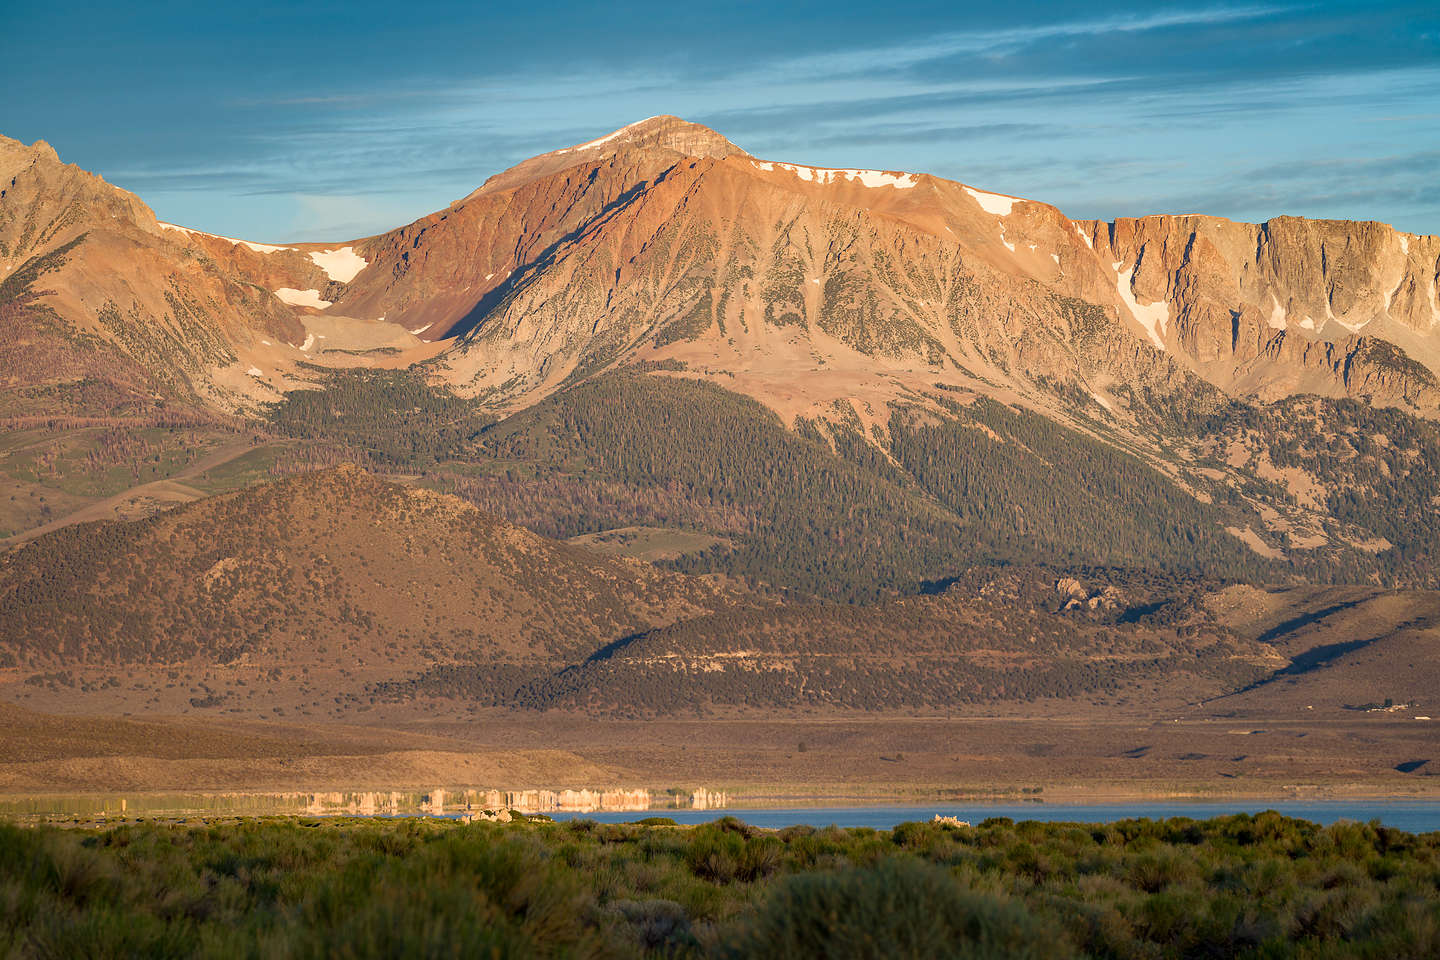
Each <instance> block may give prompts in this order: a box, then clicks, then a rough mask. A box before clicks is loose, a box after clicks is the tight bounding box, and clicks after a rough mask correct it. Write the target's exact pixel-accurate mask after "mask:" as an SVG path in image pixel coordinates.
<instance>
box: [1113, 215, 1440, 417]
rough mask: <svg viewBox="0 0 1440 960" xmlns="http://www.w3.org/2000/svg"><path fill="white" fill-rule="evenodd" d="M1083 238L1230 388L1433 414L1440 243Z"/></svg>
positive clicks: (1365, 229) (1304, 226) (1273, 234)
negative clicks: (1158, 306) (1357, 400)
mask: <svg viewBox="0 0 1440 960" xmlns="http://www.w3.org/2000/svg"><path fill="white" fill-rule="evenodd" d="M1084 229H1085V230H1086V232H1087V235H1089V236H1091V237H1092V238H1093V242H1094V245H1095V249H1096V252H1097V254H1099V255H1100V256H1101V257H1108V258H1111V259H1112V260H1113V262H1114V263H1115V264H1117V272H1118V273H1120V274H1123V275H1125V276H1128V277H1129V278H1130V281H1129V283H1128V285H1126V286H1127V287H1128V291H1129V294H1130V296H1131V297H1132V298H1134V299H1135V300H1136V301H1137V302H1142V303H1144V302H1157V303H1164V304H1166V306H1167V308H1168V310H1167V312H1168V315H1169V318H1172V319H1170V320H1169V322H1168V323H1167V324H1166V328H1165V329H1164V330H1162V339H1163V341H1164V344H1165V345H1166V347H1168V348H1169V349H1172V350H1174V351H1176V352H1177V353H1178V354H1180V355H1182V356H1184V357H1186V358H1187V359H1188V360H1189V361H1190V362H1191V363H1192V364H1193V365H1194V366H1195V368H1196V369H1197V370H1198V371H1200V372H1201V373H1202V374H1203V375H1205V376H1206V377H1207V378H1208V379H1210V380H1212V381H1213V382H1215V383H1216V384H1218V385H1220V386H1221V387H1223V388H1226V389H1228V390H1232V391H1235V392H1239V393H1248V394H1256V395H1259V396H1260V397H1262V398H1264V399H1273V398H1275V397H1278V396H1283V395H1287V394H1292V393H1299V392H1315V393H1324V394H1330V395H1345V394H1349V395H1352V396H1359V397H1365V398H1367V399H1372V400H1378V401H1384V402H1401V403H1407V404H1410V405H1414V406H1420V407H1425V408H1430V409H1433V408H1434V406H1435V404H1436V401H1437V390H1436V386H1437V385H1436V380H1435V377H1434V374H1433V369H1434V368H1435V366H1436V364H1437V362H1440V333H1437V327H1440V306H1437V296H1436V283H1437V279H1440V237H1433V236H1426V237H1417V236H1411V235H1408V234H1404V233H1400V232H1398V231H1396V230H1394V229H1392V228H1391V227H1388V226H1386V225H1385V224H1381V223H1370V222H1349V221H1333V220H1331V221H1321V220H1302V219H1298V218H1294V217H1281V218H1277V219H1275V220H1271V221H1269V222H1267V223H1263V224H1249V223H1232V222H1230V221H1228V220H1222V219H1219V218H1216V217H1194V216H1192V217H1146V218H1143V219H1138V220H1118V221H1116V222H1115V223H1114V224H1103V223H1087V224H1085V225H1084ZM1123 293H1124V291H1122V296H1123Z"/></svg>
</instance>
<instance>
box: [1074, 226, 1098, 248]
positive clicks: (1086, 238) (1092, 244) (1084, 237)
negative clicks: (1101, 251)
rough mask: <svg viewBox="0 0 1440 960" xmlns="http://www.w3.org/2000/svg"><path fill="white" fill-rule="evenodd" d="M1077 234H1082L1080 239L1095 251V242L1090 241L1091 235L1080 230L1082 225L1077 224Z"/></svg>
mask: <svg viewBox="0 0 1440 960" xmlns="http://www.w3.org/2000/svg"><path fill="white" fill-rule="evenodd" d="M1075 232H1076V233H1078V234H1080V239H1081V240H1084V241H1085V246H1087V247H1089V248H1090V249H1091V250H1094V249H1095V241H1094V240H1091V239H1090V234H1088V233H1086V232H1085V231H1084V230H1081V229H1080V224H1078V223H1077V224H1075Z"/></svg>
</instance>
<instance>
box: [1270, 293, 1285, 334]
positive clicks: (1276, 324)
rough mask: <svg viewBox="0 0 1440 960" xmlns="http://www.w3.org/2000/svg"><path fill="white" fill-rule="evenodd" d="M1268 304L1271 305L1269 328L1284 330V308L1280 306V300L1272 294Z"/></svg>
mask: <svg viewBox="0 0 1440 960" xmlns="http://www.w3.org/2000/svg"><path fill="white" fill-rule="evenodd" d="M1270 302H1271V304H1273V306H1271V308H1270V319H1269V323H1270V326H1271V327H1273V328H1275V329H1276V330H1284V329H1285V320H1286V315H1285V308H1284V307H1282V306H1280V298H1279V297H1277V296H1275V294H1273V293H1272V294H1270Z"/></svg>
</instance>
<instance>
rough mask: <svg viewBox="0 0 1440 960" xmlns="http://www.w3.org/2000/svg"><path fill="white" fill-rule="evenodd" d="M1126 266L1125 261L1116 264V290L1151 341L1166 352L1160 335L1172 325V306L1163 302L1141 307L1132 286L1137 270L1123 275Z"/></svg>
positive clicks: (1127, 271) (1131, 269) (1132, 268)
mask: <svg viewBox="0 0 1440 960" xmlns="http://www.w3.org/2000/svg"><path fill="white" fill-rule="evenodd" d="M1124 265H1125V261H1123V260H1116V261H1115V264H1114V266H1115V273H1116V276H1117V280H1116V289H1118V290H1119V291H1120V299H1121V300H1124V301H1125V306H1127V307H1129V308H1130V314H1131V316H1133V317H1134V318H1135V319H1136V320H1137V321H1139V323H1140V326H1142V327H1144V328H1145V332H1146V333H1148V334H1150V339H1151V341H1152V342H1154V344H1155V346H1157V347H1159V348H1160V349H1161V350H1164V349H1165V341H1164V340H1163V339H1161V336H1160V335H1161V334H1162V333H1164V332H1165V328H1166V326H1168V325H1169V323H1170V305H1169V304H1168V303H1165V302H1164V301H1163V300H1162V301H1160V302H1159V303H1151V304H1146V305H1145V306H1141V305H1140V302H1139V301H1138V300H1136V299H1135V290H1134V289H1133V287H1132V286H1131V285H1132V283H1133V282H1134V280H1135V268H1134V267H1131V268H1130V269H1129V270H1126V271H1125V272H1124V273H1121V272H1120V268H1121V267H1123V266H1124Z"/></svg>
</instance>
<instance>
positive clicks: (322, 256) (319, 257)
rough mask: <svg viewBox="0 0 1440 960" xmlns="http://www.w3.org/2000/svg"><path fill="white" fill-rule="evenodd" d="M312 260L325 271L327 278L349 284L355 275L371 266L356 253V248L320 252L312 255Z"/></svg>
mask: <svg viewBox="0 0 1440 960" xmlns="http://www.w3.org/2000/svg"><path fill="white" fill-rule="evenodd" d="M310 259H311V260H312V261H314V263H315V266H317V267H319V268H320V269H321V270H324V271H325V276H327V277H329V278H330V279H331V280H336V281H338V282H340V283H349V282H350V281H351V280H354V279H355V274H357V273H359V272H360V271H361V270H364V269H365V268H366V267H368V266H369V265H370V261H368V260H366V259H365V258H364V257H362V256H360V254H358V253H356V252H355V248H354V247H341V248H340V249H338V250H319V251H316V252H314V253H312V254H310Z"/></svg>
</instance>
